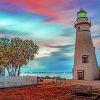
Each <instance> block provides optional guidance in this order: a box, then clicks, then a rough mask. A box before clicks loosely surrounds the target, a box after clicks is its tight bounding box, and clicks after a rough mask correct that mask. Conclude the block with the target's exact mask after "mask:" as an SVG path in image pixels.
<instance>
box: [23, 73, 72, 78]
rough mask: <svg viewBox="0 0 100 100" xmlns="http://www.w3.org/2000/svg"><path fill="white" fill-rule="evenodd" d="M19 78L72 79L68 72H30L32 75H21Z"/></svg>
mask: <svg viewBox="0 0 100 100" xmlns="http://www.w3.org/2000/svg"><path fill="white" fill-rule="evenodd" d="M21 76H39V77H41V76H43V77H45V76H49V77H61V78H66V79H72V78H73V76H72V73H70V72H32V73H21Z"/></svg>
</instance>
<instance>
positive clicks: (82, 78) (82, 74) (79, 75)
mask: <svg viewBox="0 0 100 100" xmlns="http://www.w3.org/2000/svg"><path fill="white" fill-rule="evenodd" d="M78 80H84V71H78Z"/></svg>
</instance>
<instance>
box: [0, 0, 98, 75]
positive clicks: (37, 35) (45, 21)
mask: <svg viewBox="0 0 100 100" xmlns="http://www.w3.org/2000/svg"><path fill="white" fill-rule="evenodd" d="M81 8H82V9H84V10H85V11H86V12H87V14H88V18H89V19H90V20H91V22H92V27H91V36H92V40H93V44H94V46H95V47H96V57H97V61H98V65H100V49H99V48H100V28H99V27H100V0H0V37H8V38H12V37H20V38H23V39H29V40H30V39H32V40H33V41H34V42H35V43H37V45H38V46H39V52H38V53H39V54H38V55H36V57H35V60H34V61H30V62H29V63H28V64H27V65H26V66H22V68H21V72H22V73H32V72H72V68H73V66H74V49H75V38H76V34H75V32H76V31H75V28H74V22H75V20H76V18H77V16H76V14H77V12H78V11H79V10H80V9H81Z"/></svg>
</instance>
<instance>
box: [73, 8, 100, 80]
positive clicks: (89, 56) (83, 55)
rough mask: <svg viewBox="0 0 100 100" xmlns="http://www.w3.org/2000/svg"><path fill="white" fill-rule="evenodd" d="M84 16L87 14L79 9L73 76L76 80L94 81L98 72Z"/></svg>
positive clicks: (88, 26)
mask: <svg viewBox="0 0 100 100" xmlns="http://www.w3.org/2000/svg"><path fill="white" fill-rule="evenodd" d="M86 15H87V13H86V12H85V11H84V10H82V9H81V10H80V11H79V12H78V13H77V20H76V22H75V28H76V45H75V55H74V70H73V76H74V79H78V80H95V79H99V75H100V71H99V69H98V67H97V66H98V65H97V60H96V55H95V49H94V47H93V43H92V39H91V35H90V27H91V22H90V21H89V19H88V18H87V16H86Z"/></svg>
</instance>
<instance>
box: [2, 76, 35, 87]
mask: <svg viewBox="0 0 100 100" xmlns="http://www.w3.org/2000/svg"><path fill="white" fill-rule="evenodd" d="M33 84H37V77H33V76H8V77H7V76H2V77H0V88H6V87H16V86H25V85H33Z"/></svg>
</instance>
